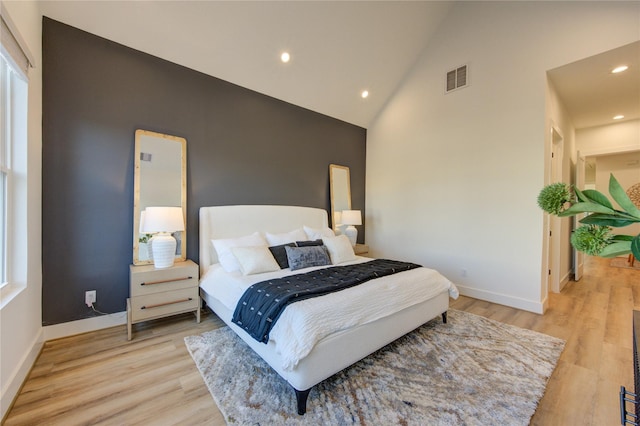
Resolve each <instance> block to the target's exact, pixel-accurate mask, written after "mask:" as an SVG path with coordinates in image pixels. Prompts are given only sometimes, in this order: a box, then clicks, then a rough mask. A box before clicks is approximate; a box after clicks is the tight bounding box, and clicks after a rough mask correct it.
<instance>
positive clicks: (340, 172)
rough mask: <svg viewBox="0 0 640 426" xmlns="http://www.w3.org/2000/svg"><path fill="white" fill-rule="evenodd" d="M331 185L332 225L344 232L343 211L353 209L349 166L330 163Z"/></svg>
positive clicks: (339, 231)
mask: <svg viewBox="0 0 640 426" xmlns="http://www.w3.org/2000/svg"><path fill="white" fill-rule="evenodd" d="M329 184H330V185H329V187H330V192H331V226H332V227H333V231H334V232H335V233H336V234H338V233H342V231H343V230H344V228H345V226H343V225H342V217H341V216H342V211H343V210H351V178H350V176H349V167H346V166H338V165H336V164H330V165H329Z"/></svg>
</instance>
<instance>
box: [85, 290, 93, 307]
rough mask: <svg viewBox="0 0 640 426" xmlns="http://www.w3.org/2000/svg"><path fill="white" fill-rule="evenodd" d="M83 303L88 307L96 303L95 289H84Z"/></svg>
mask: <svg viewBox="0 0 640 426" xmlns="http://www.w3.org/2000/svg"><path fill="white" fill-rule="evenodd" d="M84 303H86V304H87V306H88V307H92V306H93V304H94V303H96V291H95V290H91V291H85V292H84Z"/></svg>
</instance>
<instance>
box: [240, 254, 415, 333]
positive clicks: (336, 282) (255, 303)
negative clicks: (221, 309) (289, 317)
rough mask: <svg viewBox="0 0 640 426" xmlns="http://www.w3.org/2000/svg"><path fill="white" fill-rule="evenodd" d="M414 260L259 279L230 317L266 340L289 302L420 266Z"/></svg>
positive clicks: (379, 260) (244, 295)
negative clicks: (266, 279) (412, 261)
mask: <svg viewBox="0 0 640 426" xmlns="http://www.w3.org/2000/svg"><path fill="white" fill-rule="evenodd" d="M419 267H420V265H416V264H415V263H407V262H399V261H396V260H388V259H375V260H372V261H370V262H365V263H358V264H355V265H347V266H333V267H331V268H326V269H319V270H315V271H311V272H307V273H303V274H297V275H291V276H288V277H284V278H277V279H274V280H268V281H262V282H259V283H256V284H253V285H252V286H251V287H249V288H248V289H247V290H246V291H245V292H244V294H243V295H242V297H241V298H240V300H239V301H238V305H237V306H236V309H235V311H234V313H233V318H232V321H233V322H234V323H235V324H237V325H238V326H240V327H241V328H242V329H244V330H245V331H246V332H247V333H249V335H250V336H251V337H253V338H254V339H256V340H257V341H259V342H262V343H267V342H268V341H269V333H270V332H271V328H272V327H273V326H274V324H275V323H276V321H277V320H278V317H280V314H282V312H283V311H284V309H285V308H286V307H287V306H288V305H289V304H290V303H294V302H297V301H299V300H305V299H309V298H311V297H317V296H323V295H325V294H329V293H333V292H335V291H340V290H344V289H346V288H349V287H353V286H355V285H358V284H362V283H364V282H366V281H369V280H372V279H375V278H380V277H384V276H387V275H392V274H395V273H398V272H402V271H408V270H410V269H414V268H419Z"/></svg>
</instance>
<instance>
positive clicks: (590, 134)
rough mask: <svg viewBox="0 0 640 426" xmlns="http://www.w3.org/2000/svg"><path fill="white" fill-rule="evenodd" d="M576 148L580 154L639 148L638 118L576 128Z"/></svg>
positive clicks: (639, 129) (639, 130)
mask: <svg viewBox="0 0 640 426" xmlns="http://www.w3.org/2000/svg"><path fill="white" fill-rule="evenodd" d="M576 148H577V149H578V150H579V151H580V154H581V155H600V154H608V153H612V152H623V151H632V150H640V120H629V121H623V122H621V123H616V124H609V125H606V126H597V127H588V128H586V129H578V130H576Z"/></svg>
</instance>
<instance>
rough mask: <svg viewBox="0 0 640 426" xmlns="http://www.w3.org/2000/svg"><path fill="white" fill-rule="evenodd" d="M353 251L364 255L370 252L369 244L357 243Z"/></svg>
mask: <svg viewBox="0 0 640 426" xmlns="http://www.w3.org/2000/svg"><path fill="white" fill-rule="evenodd" d="M353 252H354V253H355V254H357V255H358V256H364V255H366V254H367V253H369V246H368V245H366V244H356V246H355V247H354V248H353Z"/></svg>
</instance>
